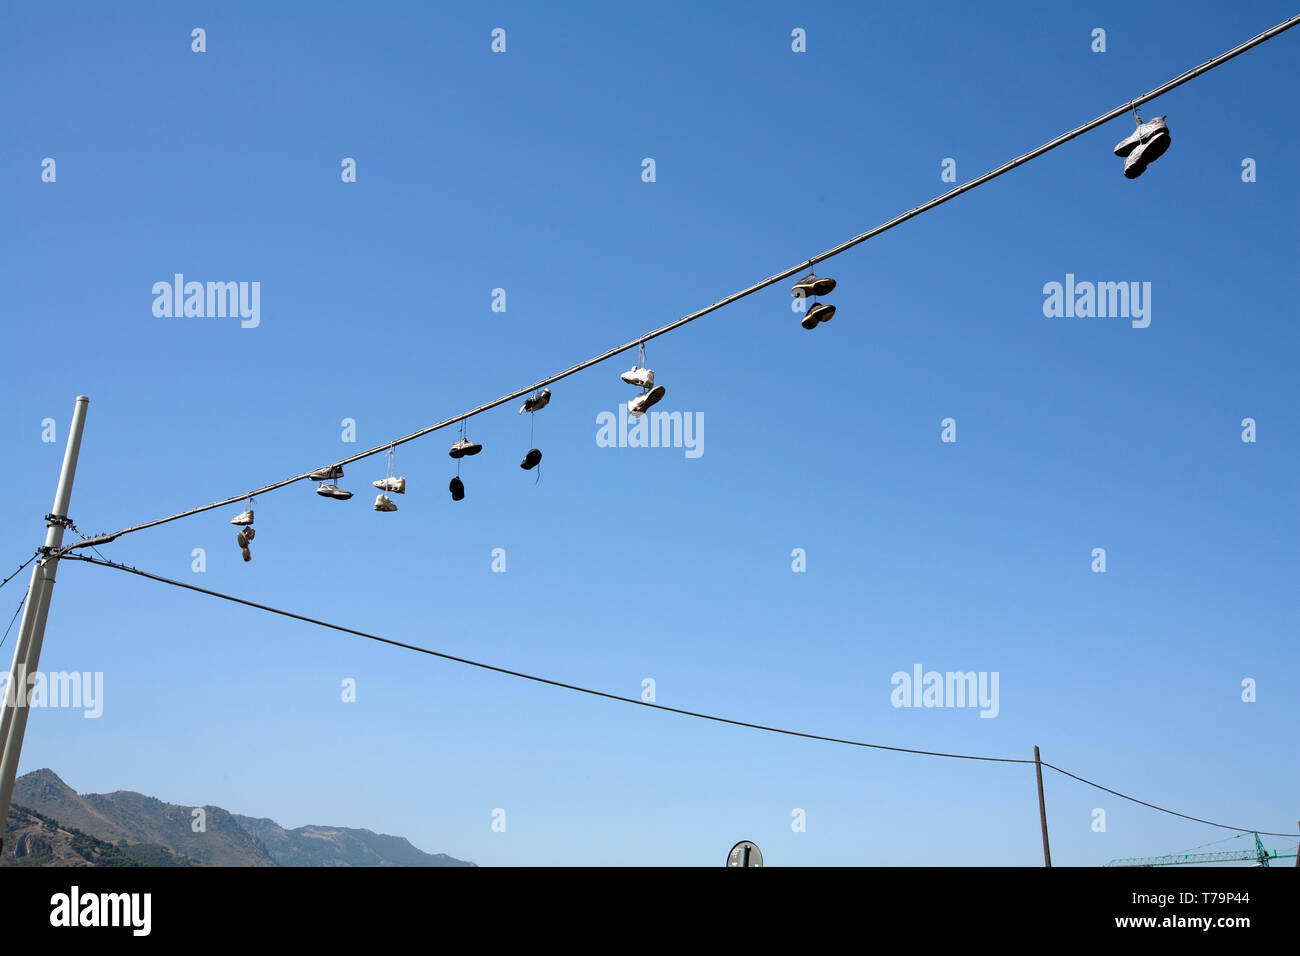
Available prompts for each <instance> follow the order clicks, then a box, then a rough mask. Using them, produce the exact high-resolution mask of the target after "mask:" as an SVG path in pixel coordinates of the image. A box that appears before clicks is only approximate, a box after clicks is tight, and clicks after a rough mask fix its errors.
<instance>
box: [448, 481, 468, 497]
mask: <svg viewBox="0 0 1300 956" xmlns="http://www.w3.org/2000/svg"><path fill="white" fill-rule="evenodd" d="M447 487H448V488H450V489H451V500H452V501H460V500H461V499H462V498H464V497H465V482H463V481H461V480H460V478H453V479H452V480H451V484H449V485H448V486H447Z"/></svg>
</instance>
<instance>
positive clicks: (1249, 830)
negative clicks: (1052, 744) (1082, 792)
mask: <svg viewBox="0 0 1300 956" xmlns="http://www.w3.org/2000/svg"><path fill="white" fill-rule="evenodd" d="M1043 766H1044V767H1051V768H1052V769H1053V770H1055V771H1056V772H1057V773H1063V774H1065V775H1066V776H1067V777H1071V778H1073V779H1075V780H1077V781H1079V782H1080V783H1086V784H1087V785H1088V786H1090V787H1096V788H1097V789H1098V790H1105V791H1106V792H1107V793H1109V794H1113V795H1114V796H1116V797H1121V798H1122V799H1124V800H1131V801H1132V802H1134V803H1140V804H1142V806H1144V807H1150V808H1151V809H1152V810H1159V811H1160V812H1161V813H1169V814H1172V815H1173V816H1176V817H1182V818H1183V819H1184V820H1192V821H1193V822H1195V823H1204V824H1206V825H1208V826H1212V827H1218V828H1219V829H1221V830H1240V831H1241V832H1242V833H1258V834H1260V835H1262V836H1280V837H1294V836H1300V834H1297V833H1272V832H1270V831H1268V830H1257V829H1255V828H1254V827H1234V826H1229V825H1228V824H1226V823H1214V822H1213V821H1211V820H1202V819H1201V818H1200V817H1190V816H1188V815H1187V814H1185V813H1179V812H1178V811H1177V810H1169V809H1167V808H1165V807H1160V806H1156V804H1154V803H1147V802H1146V801H1145V800H1139V799H1138V798H1137V797H1130V796H1129V795H1128V794H1127V793H1120V792H1119V791H1118V790H1112V789H1110V787H1103V786H1102V785H1101V784H1099V783H1093V782H1092V781H1091V780H1085V779H1084V778H1083V777H1080V776H1078V775H1077V774H1073V773H1070V771H1068V770H1062V769H1061V768H1060V767H1057V766H1054V765H1053V764H1050V763H1048V762H1047V761H1046V760H1044V761H1043Z"/></svg>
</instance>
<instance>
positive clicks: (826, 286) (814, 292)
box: [790, 272, 835, 299]
mask: <svg viewBox="0 0 1300 956" xmlns="http://www.w3.org/2000/svg"><path fill="white" fill-rule="evenodd" d="M834 290H835V280H834V279H832V278H830V277H829V276H819V275H817V274H816V273H813V272H810V273H808V274H807V275H806V276H804V277H803V278H802V279H800V280H799V281H798V282H796V283H795V284H794V287H793V288H792V289H791V290H790V294H791V295H794V296H803V297H804V298H805V299H812V298H815V297H816V296H819V295H830V293H831V292H833V291H834Z"/></svg>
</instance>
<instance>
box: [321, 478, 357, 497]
mask: <svg viewBox="0 0 1300 956" xmlns="http://www.w3.org/2000/svg"><path fill="white" fill-rule="evenodd" d="M316 494H318V495H320V496H321V497H322V498H337V499H338V500H339V501H347V500H348V499H349V498H351V497H352V492H350V491H344V490H343V489H342V488H340V487H339V486H338V485H331V484H329V483H328V482H321V486H320V487H319V488H317V489H316Z"/></svg>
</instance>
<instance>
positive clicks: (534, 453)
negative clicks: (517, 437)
mask: <svg viewBox="0 0 1300 956" xmlns="http://www.w3.org/2000/svg"><path fill="white" fill-rule="evenodd" d="M541 461H542V453H541V451H540V450H538V449H536V448H530V449H528V454H526V455H524V460H523V461H521V462H520V463H519V467H520V468H522V469H524V471H528V470H530V469H533V468H536V467H537V466H538V465H539V464H540V463H541Z"/></svg>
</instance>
